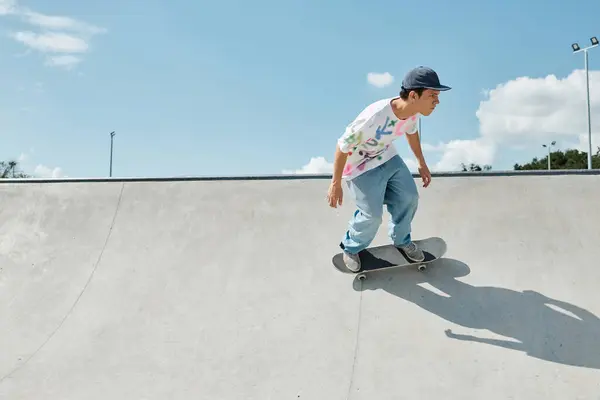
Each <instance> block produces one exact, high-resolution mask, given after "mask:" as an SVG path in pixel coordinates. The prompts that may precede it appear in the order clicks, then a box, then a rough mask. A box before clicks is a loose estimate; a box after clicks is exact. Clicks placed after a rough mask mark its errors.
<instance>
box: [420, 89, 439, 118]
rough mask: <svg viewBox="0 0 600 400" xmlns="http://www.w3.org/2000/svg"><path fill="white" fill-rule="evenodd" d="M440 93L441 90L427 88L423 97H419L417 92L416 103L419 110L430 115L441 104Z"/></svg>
mask: <svg viewBox="0 0 600 400" xmlns="http://www.w3.org/2000/svg"><path fill="white" fill-rule="evenodd" d="M439 95H440V91H439V90H432V89H425V90H424V91H423V93H422V94H421V97H417V96H416V93H415V100H414V105H415V106H416V108H417V110H418V112H419V113H421V114H422V115H425V116H427V115H430V114H431V113H432V112H433V110H435V107H436V106H437V105H438V104H440V99H439Z"/></svg>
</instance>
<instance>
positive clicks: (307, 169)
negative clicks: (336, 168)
mask: <svg viewBox="0 0 600 400" xmlns="http://www.w3.org/2000/svg"><path fill="white" fill-rule="evenodd" d="M332 172H333V163H330V162H328V161H327V160H326V159H325V157H312V158H311V159H310V161H309V162H308V164H306V165H305V166H303V167H302V168H300V169H297V170H283V171H282V173H284V174H331V173H332Z"/></svg>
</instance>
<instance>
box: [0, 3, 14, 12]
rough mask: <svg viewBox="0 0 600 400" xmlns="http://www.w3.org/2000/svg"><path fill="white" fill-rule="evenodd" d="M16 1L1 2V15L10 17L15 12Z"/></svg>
mask: <svg viewBox="0 0 600 400" xmlns="http://www.w3.org/2000/svg"><path fill="white" fill-rule="evenodd" d="M15 6H16V1H15V0H0V15H8V14H12V13H14V12H15Z"/></svg>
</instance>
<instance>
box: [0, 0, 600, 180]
mask: <svg viewBox="0 0 600 400" xmlns="http://www.w3.org/2000/svg"><path fill="white" fill-rule="evenodd" d="M11 1H12V0H0V14H4V15H0V27H1V28H0V56H1V59H2V63H0V138H1V139H2V142H1V143H2V145H1V146H0V159H2V160H7V159H18V158H20V159H21V160H22V163H23V167H24V168H25V169H26V171H27V172H29V173H36V174H41V175H48V174H50V175H51V174H52V173H54V174H55V176H60V175H66V176H70V177H97V176H106V175H107V174H108V160H109V148H110V137H109V133H110V132H111V131H116V137H115V150H114V166H113V173H114V175H115V176H189V175H246V174H277V173H281V172H282V171H297V170H301V169H302V168H303V166H306V165H307V164H309V162H311V159H312V160H313V162H312V164H310V166H311V167H310V168H308V169H306V171H308V172H327V168H328V165H327V163H331V162H332V161H333V153H334V150H335V143H336V139H337V138H338V136H339V135H340V134H341V133H342V132H343V130H344V128H345V126H346V124H347V123H349V122H350V121H351V120H352V119H353V118H354V117H355V116H356V115H357V114H358V113H359V112H360V111H361V110H362V109H363V108H364V107H365V106H366V105H368V104H369V103H371V102H373V101H376V100H378V99H381V98H384V97H392V96H395V95H396V94H397V93H398V90H399V87H400V82H401V80H402V77H403V75H404V73H405V72H406V71H407V70H408V69H410V68H412V67H414V66H417V65H427V66H430V67H432V68H434V69H435V70H437V71H438V73H439V75H440V78H441V80H442V82H443V83H445V84H447V85H450V86H452V87H453V89H452V90H451V91H449V92H445V93H443V94H442V96H441V104H440V106H438V109H437V110H436V112H435V113H434V114H432V116H430V117H427V118H424V119H423V120H422V128H423V129H422V131H423V132H422V134H423V142H424V148H425V150H426V152H425V154H426V159H427V161H428V164H429V165H430V167H431V168H432V169H434V170H435V169H438V170H440V169H452V168H454V167H455V166H456V164H457V163H459V162H470V161H473V162H479V163H487V162H489V163H491V164H492V166H493V168H494V169H495V170H500V169H512V165H513V164H514V163H515V162H520V163H523V162H527V161H529V160H530V159H531V158H532V157H533V156H540V157H543V156H544V154H545V153H544V151H545V150H544V149H543V148H542V147H541V144H542V143H545V142H549V141H551V140H557V141H558V145H559V146H561V147H562V148H566V147H576V146H580V147H581V146H583V147H581V148H582V149H583V150H585V149H586V146H587V125H586V123H587V120H586V117H585V108H584V106H585V97H584V96H585V92H584V90H585V87H584V86H583V82H584V80H583V79H584V78H583V75H582V73H581V71H574V70H581V69H582V68H583V55H582V54H578V55H573V54H571V49H570V45H571V43H572V42H574V41H578V42H579V43H581V44H585V45H587V44H589V38H590V37H591V36H594V35H598V36H600V24H598V23H597V21H598V17H597V16H598V15H600V3H598V2H592V1H574V2H572V3H571V5H570V6H567V3H566V2H564V1H558V0H552V1H540V0H529V1H527V2H517V1H515V0H507V1H503V2H476V1H465V0H458V1H455V2H446V1H430V2H427V4H426V7H423V3H422V2H408V1H388V0H372V1H371V2H358V1H345V2H341V1H329V2H317V1H315V0H304V1H296V0H293V1H285V2H280V1H274V0H257V1H253V2H248V1H241V0H234V1H227V2H203V1H191V0H171V1H169V2H167V1H162V2H161V1H155V0H148V1H139V0H138V1H131V0H119V1H116V0H108V1H104V2H81V1H75V0H63V1H61V2H54V1H49V0H46V1H41V0H16V1H14V2H13V4H12V6H11V4H9V3H10V2H11ZM367 4H368V5H367ZM2 10H3V11H2ZM599 63H600V50H598V49H594V50H592V51H591V52H590V68H591V69H592V70H597V69H598V65H599ZM369 73H375V74H385V73H387V74H389V76H393V78H394V79H393V81H392V82H389V85H387V86H383V87H381V85H380V86H377V85H373V84H372V83H370V82H369V80H368V76H369ZM549 76H550V78H549ZM552 76H555V77H556V79H553V78H552ZM521 77H528V78H529V79H519V78H521ZM381 81H382V80H381V79H380V82H381ZM383 81H385V79H383ZM591 82H592V83H591V90H592V97H593V112H594V114H593V115H592V118H593V119H594V118H595V119H594V125H595V127H594V130H598V128H599V127H600V125H598V124H599V123H600V121H596V120H600V118H597V115H598V113H597V112H598V111H600V94H595V91H598V92H600V76H598V75H597V74H596V71H593V73H592V75H591ZM596 82H598V84H596V86H594V84H595V83H596ZM499 85H501V86H500V87H499V88H498V89H497V90H495V91H492V92H489V90H491V89H495V88H497V87H498V86H499ZM502 85H505V86H502ZM478 110H479V114H478ZM594 143H596V142H594ZM598 143H599V144H600V142H598ZM397 148H398V149H399V151H400V154H401V155H402V156H404V157H406V158H407V159H408V160H410V159H411V158H412V155H411V154H410V150H409V148H408V145H407V143H406V141H405V140H404V139H402V138H401V140H400V141H398V142H397ZM320 157H322V159H321V158H320ZM53 171H54V172H53Z"/></svg>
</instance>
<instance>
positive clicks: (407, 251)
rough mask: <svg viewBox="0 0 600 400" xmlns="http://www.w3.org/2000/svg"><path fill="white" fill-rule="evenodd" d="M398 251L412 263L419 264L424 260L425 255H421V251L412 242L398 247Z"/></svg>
mask: <svg viewBox="0 0 600 400" xmlns="http://www.w3.org/2000/svg"><path fill="white" fill-rule="evenodd" d="M398 250H400V251H401V252H402V253H403V254H404V255H405V256H406V257H408V258H409V259H410V260H411V261H413V262H419V261H423V260H424V259H425V254H423V251H421V250H420V249H419V248H418V247H417V245H416V244H415V243H414V242H410V243H409V244H407V245H404V246H398Z"/></svg>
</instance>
